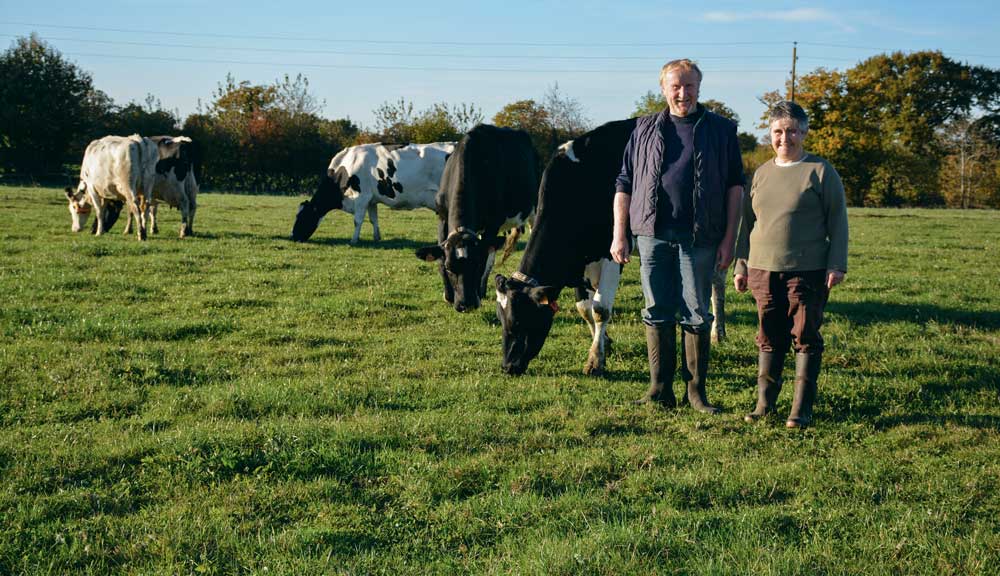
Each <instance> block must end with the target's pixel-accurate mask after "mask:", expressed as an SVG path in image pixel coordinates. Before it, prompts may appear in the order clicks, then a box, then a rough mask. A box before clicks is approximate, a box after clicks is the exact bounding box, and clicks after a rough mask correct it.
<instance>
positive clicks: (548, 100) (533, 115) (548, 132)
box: [493, 84, 589, 162]
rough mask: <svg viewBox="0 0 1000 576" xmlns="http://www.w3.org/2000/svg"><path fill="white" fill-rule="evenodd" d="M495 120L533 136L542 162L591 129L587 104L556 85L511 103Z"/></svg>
mask: <svg viewBox="0 0 1000 576" xmlns="http://www.w3.org/2000/svg"><path fill="white" fill-rule="evenodd" d="M493 123H494V124H496V125H497V126H506V127H509V128H517V129H519V130H524V131H525V132H527V133H528V135H529V136H530V137H531V142H532V144H533V145H534V147H535V152H536V153H537V155H538V160H539V162H543V161H545V160H546V159H547V158H548V157H549V156H551V155H552V153H553V152H555V150H556V148H557V147H558V146H559V145H560V144H562V143H563V142H566V141H567V140H572V139H573V138H576V137H577V136H579V135H581V134H583V133H584V132H586V131H587V130H589V121H588V120H587V118H586V116H584V113H583V106H582V105H581V104H580V103H579V102H578V101H577V100H576V99H575V98H572V97H569V96H564V95H563V94H562V93H560V92H559V85H558V84H553V85H552V86H551V87H549V89H548V91H547V92H546V93H545V95H544V96H543V97H542V100H541V102H538V101H536V100H517V101H515V102H512V103H510V104H507V105H506V106H504V107H503V108H501V109H500V111H499V112H497V113H496V114H495V115H494V116H493Z"/></svg>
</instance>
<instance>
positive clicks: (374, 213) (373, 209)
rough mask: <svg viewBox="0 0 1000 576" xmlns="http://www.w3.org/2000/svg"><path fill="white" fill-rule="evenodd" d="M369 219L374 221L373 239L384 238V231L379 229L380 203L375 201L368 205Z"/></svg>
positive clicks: (376, 240)
mask: <svg viewBox="0 0 1000 576" xmlns="http://www.w3.org/2000/svg"><path fill="white" fill-rule="evenodd" d="M368 221H369V222H371V223H372V240H374V241H375V242H378V241H380V240H382V231H381V230H379V229H378V204H376V203H375V202H372V203H371V204H369V205H368Z"/></svg>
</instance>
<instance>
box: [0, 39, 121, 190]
mask: <svg viewBox="0 0 1000 576" xmlns="http://www.w3.org/2000/svg"><path fill="white" fill-rule="evenodd" d="M109 102H110V100H109V99H108V98H107V96H106V95H104V94H103V93H100V92H98V91H96V90H95V89H94V86H93V82H92V80H91V77H90V75H89V74H87V73H86V72H84V71H83V70H81V69H80V68H78V67H77V66H76V65H75V64H73V63H72V62H69V61H67V60H66V59H65V58H63V56H62V54H60V53H59V51H58V50H56V49H54V48H52V47H50V46H49V45H48V44H46V43H45V42H43V41H42V40H41V39H40V38H39V37H38V36H37V35H36V34H34V33H32V34H31V36H30V37H27V38H18V39H17V40H15V41H14V44H13V46H12V47H11V48H10V49H8V50H7V51H6V52H4V53H3V54H2V55H0V163H2V164H3V166H5V167H6V168H13V169H14V170H16V171H18V172H20V173H23V174H26V175H35V176H41V175H42V174H45V173H53V172H61V171H62V165H63V163H64V162H66V161H67V160H68V159H71V158H75V159H77V160H78V159H79V158H80V157H82V155H83V150H82V149H75V148H74V144H76V145H78V143H79V142H80V141H82V140H84V139H85V138H86V135H87V133H88V132H89V131H90V130H91V129H92V127H93V125H94V124H95V123H96V122H97V121H98V119H99V118H100V117H101V116H102V115H103V114H104V113H106V107H107V106H108V104H109Z"/></svg>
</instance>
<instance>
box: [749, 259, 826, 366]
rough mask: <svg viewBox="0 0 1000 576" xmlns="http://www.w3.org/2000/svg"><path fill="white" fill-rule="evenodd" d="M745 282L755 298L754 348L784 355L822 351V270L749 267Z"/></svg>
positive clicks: (823, 297)
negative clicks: (778, 270)
mask: <svg viewBox="0 0 1000 576" xmlns="http://www.w3.org/2000/svg"><path fill="white" fill-rule="evenodd" d="M747 284H748V285H749V286H750V292H751V294H753V297H754V300H756V301H757V322H758V323H757V326H758V331H757V347H758V348H760V350H761V351H763V352H777V353H779V354H784V353H785V352H787V351H788V346H789V345H792V346H793V347H794V348H795V352H796V353H799V352H802V353H810V354H816V353H820V352H822V351H823V337H822V336H820V333H819V328H820V326H822V325H823V310H824V309H825V308H826V301H827V298H828V297H829V290H828V289H827V287H826V270H806V271H801V270H794V271H789V272H770V271H767V270H758V269H756V268H751V269H750V271H749V275H748V277H747Z"/></svg>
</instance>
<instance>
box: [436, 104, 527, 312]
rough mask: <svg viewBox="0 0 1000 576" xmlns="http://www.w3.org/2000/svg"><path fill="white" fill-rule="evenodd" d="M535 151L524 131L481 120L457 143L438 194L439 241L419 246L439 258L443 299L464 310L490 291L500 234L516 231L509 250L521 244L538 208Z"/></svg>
mask: <svg viewBox="0 0 1000 576" xmlns="http://www.w3.org/2000/svg"><path fill="white" fill-rule="evenodd" d="M537 188H538V170H537V169H536V167H535V151H534V148H533V147H532V145H531V139H530V138H529V136H528V134H527V133H526V132H524V131H522V130H512V129H509V128H497V127H496V126H489V125H486V124H480V125H478V126H476V127H475V128H473V129H472V130H471V131H470V132H469V133H468V134H466V135H465V137H463V138H462V140H461V141H460V142H459V143H458V145H457V146H456V147H455V152H454V153H453V154H452V155H451V157H450V158H448V162H447V163H446V164H445V168H444V174H443V175H442V176H441V186H440V188H439V190H438V193H437V198H436V206H437V213H438V219H439V223H438V244H436V245H434V246H427V247H423V248H420V249H418V250H417V257H418V258H420V259H422V260H427V261H429V262H433V261H434V260H437V261H438V262H439V269H440V273H441V277H442V279H443V281H444V298H445V300H446V301H448V302H449V303H451V304H453V305H454V306H455V310H458V311H459V312H464V311H466V310H472V309H475V308H478V307H479V305H480V302H481V301H482V298H483V296H484V295H485V294H486V281H487V279H488V278H489V274H490V272H491V271H492V269H493V260H494V257H495V254H496V250H497V249H498V248H499V247H500V245H501V244H503V243H504V240H503V238H502V237H501V236H500V234H502V233H504V232H506V231H508V230H512V229H513V232H512V233H511V234H510V236H509V237H508V238H507V240H506V247H505V250H504V254H505V256H506V255H509V254H510V252H511V251H512V250H513V247H514V246H515V245H516V242H517V237H518V234H519V230H518V227H520V226H523V225H524V223H525V222H527V221H528V220H529V218H531V216H532V215H533V213H534V210H535V202H536V200H537Z"/></svg>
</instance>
